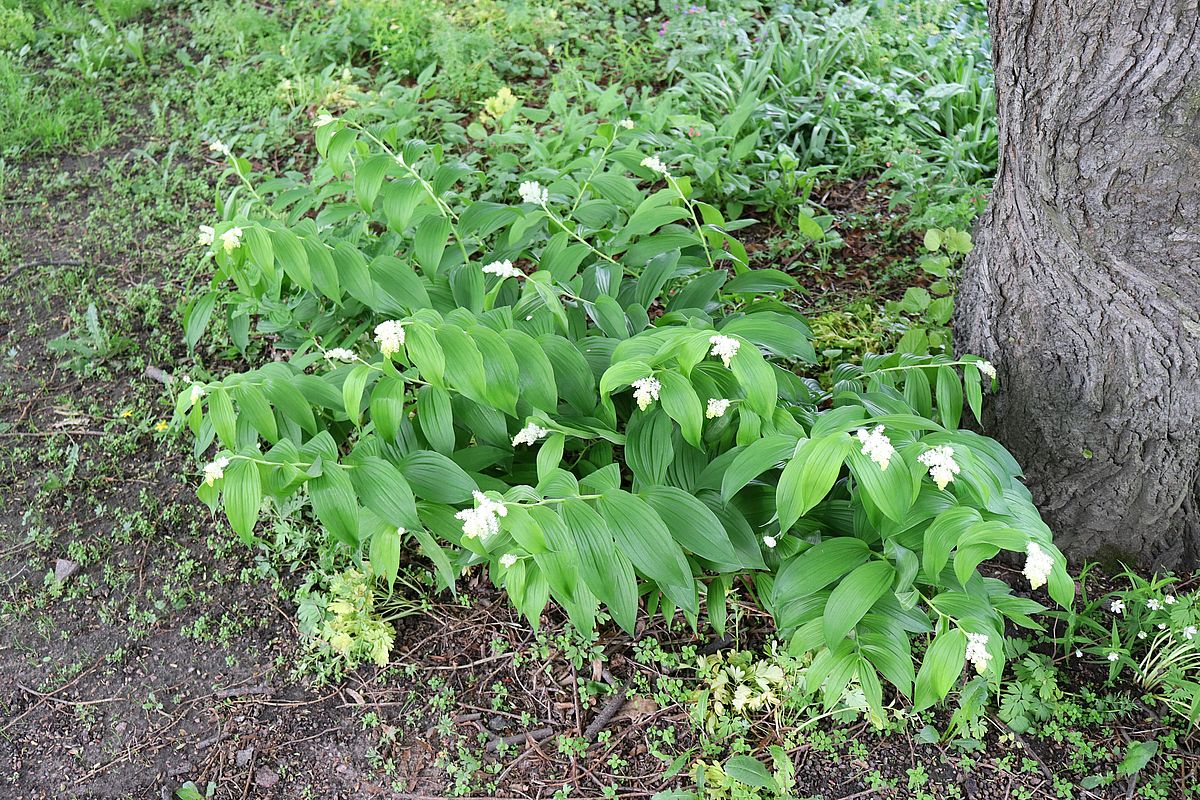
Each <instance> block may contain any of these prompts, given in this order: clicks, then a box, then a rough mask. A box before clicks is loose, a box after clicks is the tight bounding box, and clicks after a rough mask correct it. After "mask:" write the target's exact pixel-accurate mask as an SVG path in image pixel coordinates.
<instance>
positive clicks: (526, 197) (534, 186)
mask: <svg viewBox="0 0 1200 800" xmlns="http://www.w3.org/2000/svg"><path fill="white" fill-rule="evenodd" d="M517 193H518V194H520V195H521V200H522V201H523V202H525V203H533V204H534V205H535V206H544V205H546V203H548V202H549V201H550V191H549V190H548V189H546V188H545V187H543V186H542V185H541V184H540V183H538V182H537V181H525V182H524V183H522V184H521V185H520V186H519V187H518V188H517Z"/></svg>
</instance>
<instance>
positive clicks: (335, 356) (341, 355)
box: [325, 347, 358, 364]
mask: <svg viewBox="0 0 1200 800" xmlns="http://www.w3.org/2000/svg"><path fill="white" fill-rule="evenodd" d="M325 358H327V359H329V360H330V361H344V362H346V363H347V364H349V363H350V362H351V361H355V360H357V359H358V356H356V355H354V351H353V350H347V349H346V348H344V347H331V348H329V349H328V350H326V351H325Z"/></svg>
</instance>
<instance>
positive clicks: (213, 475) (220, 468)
mask: <svg viewBox="0 0 1200 800" xmlns="http://www.w3.org/2000/svg"><path fill="white" fill-rule="evenodd" d="M228 466H229V459H228V458H226V457H225V456H221V457H220V458H218V459H217V460H216V461H213V462H212V463H209V464H205V465H204V483H205V484H207V485H208V486H212V485H213V484H214V483H216V482H217V481H219V480H221V478H224V477H225V468H226V467H228Z"/></svg>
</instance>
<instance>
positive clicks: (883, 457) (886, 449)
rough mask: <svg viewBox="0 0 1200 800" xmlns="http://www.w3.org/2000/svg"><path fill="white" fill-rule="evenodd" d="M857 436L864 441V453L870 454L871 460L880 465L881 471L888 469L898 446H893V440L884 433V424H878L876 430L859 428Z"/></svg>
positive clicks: (865, 454)
mask: <svg viewBox="0 0 1200 800" xmlns="http://www.w3.org/2000/svg"><path fill="white" fill-rule="evenodd" d="M857 436H858V440H859V441H860V442H862V454H863V455H864V456H870V457H871V460H872V461H874V462H875V463H876V464H878V465H879V469H880V470H881V471H883V470H886V469H887V468H888V464H890V463H891V461H892V456H894V455H896V448H894V447H892V440H891V439H889V438H888V437H886V436H884V435H883V426H882V425H876V426H875V430H872V431H868V430H867V429H866V428H859V429H858V431H857Z"/></svg>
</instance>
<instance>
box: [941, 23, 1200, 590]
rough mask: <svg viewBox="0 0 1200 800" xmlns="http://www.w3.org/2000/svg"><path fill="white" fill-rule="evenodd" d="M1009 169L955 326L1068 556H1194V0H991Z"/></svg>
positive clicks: (1197, 463) (1183, 561) (1199, 155)
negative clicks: (995, 376) (989, 386)
mask: <svg viewBox="0 0 1200 800" xmlns="http://www.w3.org/2000/svg"><path fill="white" fill-rule="evenodd" d="M990 21H991V28H992V39H993V55H994V63H995V71H996V99H997V111H998V115H999V127H1000V166H999V171H998V173H997V176H996V186H995V191H994V192H993V195H992V198H991V201H990V204H989V206H988V210H987V213H986V215H985V217H984V218H983V220H982V221H981V223H980V225H979V229H978V231H977V235H976V247H975V251H974V252H973V253H972V254H971V257H970V258H969V259H968V262H967V265H966V269H965V273H964V276H963V281H962V285H961V287H960V290H959V297H958V310H957V313H956V317H955V328H956V338H957V344H958V346H959V349H960V351H962V352H967V353H977V354H979V355H981V356H983V357H985V358H989V359H991V360H992V361H993V362H994V363H995V365H996V367H997V369H998V370H999V377H1000V381H1001V384H1000V385H1001V389H1000V392H999V393H998V395H997V396H996V397H994V398H993V399H992V400H991V402H990V410H989V412H988V413H987V414H986V415H985V417H986V419H985V427H986V429H987V432H988V433H989V434H991V435H993V436H995V437H996V438H998V439H999V440H1000V441H1002V442H1003V443H1004V444H1006V445H1007V446H1008V447H1009V449H1011V450H1012V451H1013V453H1014V455H1015V456H1016V457H1017V459H1018V461H1020V463H1021V464H1022V465H1023V466H1024V467H1025V470H1026V473H1027V477H1028V482H1029V487H1030V489H1031V490H1032V492H1033V495H1034V499H1035V501H1036V502H1037V503H1038V506H1039V508H1040V509H1041V510H1042V512H1043V514H1044V515H1045V517H1046V521H1047V522H1048V523H1049V524H1050V526H1051V527H1052V528H1053V529H1054V532H1055V535H1056V537H1057V539H1058V541H1059V543H1060V544H1061V546H1063V548H1064V549H1065V550H1066V551H1067V552H1068V553H1069V554H1070V555H1072V556H1073V557H1076V558H1079V557H1085V556H1099V557H1102V558H1104V557H1113V556H1116V557H1119V558H1122V559H1125V560H1128V561H1136V562H1139V563H1141V564H1144V565H1148V566H1155V567H1187V566H1193V565H1195V564H1196V563H1197V556H1198V555H1200V481H1198V479H1200V13H1198V11H1197V2H1196V0H1131V2H1114V1H1113V0H1060V1H1059V2H1050V1H1049V0H992V3H991V8H990Z"/></svg>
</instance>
